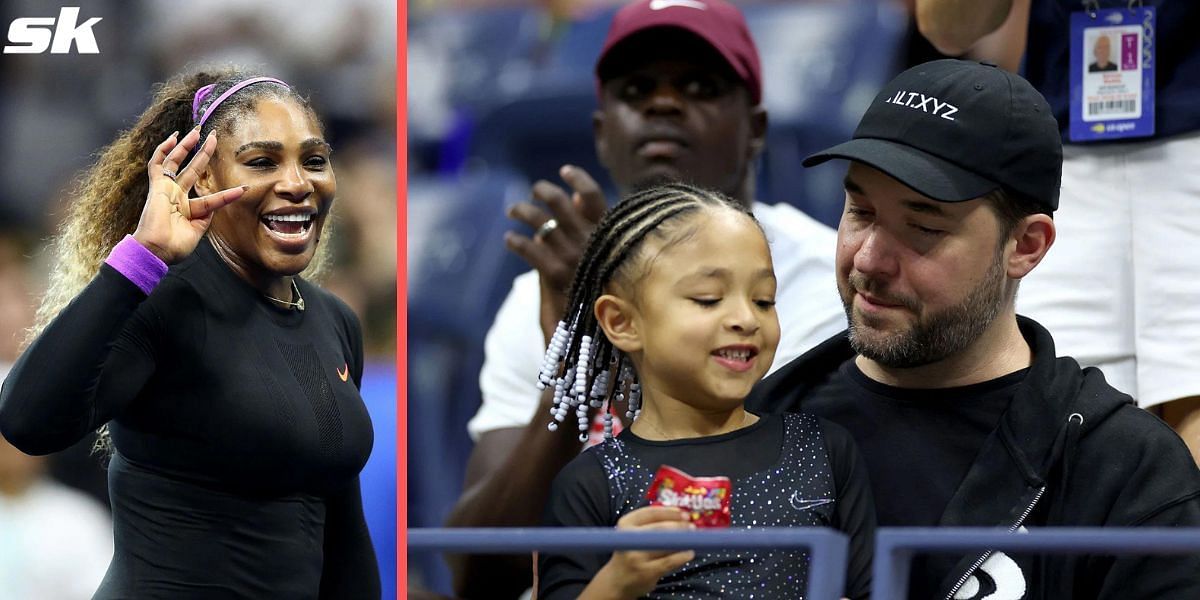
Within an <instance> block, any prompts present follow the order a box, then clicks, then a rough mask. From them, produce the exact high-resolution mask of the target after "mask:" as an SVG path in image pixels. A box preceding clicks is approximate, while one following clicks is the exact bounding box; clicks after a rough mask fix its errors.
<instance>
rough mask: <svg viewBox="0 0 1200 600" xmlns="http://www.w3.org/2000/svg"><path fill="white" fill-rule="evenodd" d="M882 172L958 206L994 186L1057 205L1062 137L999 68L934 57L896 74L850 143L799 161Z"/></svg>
mask: <svg viewBox="0 0 1200 600" xmlns="http://www.w3.org/2000/svg"><path fill="white" fill-rule="evenodd" d="M834 158H844V159H849V160H855V161H858V162H861V163H864V164H867V165H869V166H871V167H874V168H876V169H879V170H880V171H883V172H884V173H886V174H888V175H890V176H891V177H893V178H895V179H897V180H899V181H900V182H901V183H903V184H904V185H907V186H908V187H910V188H912V189H914V190H916V191H918V192H920V193H921V194H923V195H925V196H928V197H930V198H933V199H934V200H940V201H942V202H962V201H964V200H971V199H974V198H978V197H980V196H983V195H985V194H988V193H990V192H993V191H995V190H997V189H1000V188H1002V187H1003V188H1005V189H1007V190H1009V191H1012V192H1015V193H1018V194H1020V195H1022V196H1024V197H1025V198H1027V199H1029V200H1031V201H1033V202H1035V203H1036V204H1037V205H1038V206H1039V207H1041V208H1042V209H1044V210H1045V211H1046V212H1054V211H1055V210H1057V209H1058V190H1059V185H1060V183H1061V181H1062V138H1061V137H1060V135H1059V130H1058V122H1057V121H1056V120H1055V119H1054V115H1053V114H1052V113H1051V111H1050V105H1049V104H1047V103H1046V99H1045V98H1043V97H1042V95H1041V94H1040V93H1038V91H1037V90H1035V89H1034V88H1033V86H1032V85H1030V84H1029V82H1028V81H1025V80H1024V79H1022V78H1021V77H1020V76H1018V75H1015V74H1013V73H1009V72H1008V71H1005V70H1003V69H1000V68H997V67H996V66H995V65H992V64H988V63H977V62H972V61H965V60H954V59H947V60H936V61H933V62H928V63H925V64H921V65H917V66H915V67H913V68H911V69H908V70H907V71H904V72H903V73H901V74H899V75H897V76H896V77H895V78H894V79H892V80H891V81H890V82H888V84H887V85H886V86H884V88H883V91H881V92H879V95H878V96H876V97H875V99H874V100H873V101H872V102H871V106H870V107H869V108H867V112H866V114H864V115H863V117H862V120H861V121H859V123H858V128H856V129H855V130H854V137H853V139H851V140H850V141H848V142H845V143H842V144H838V145H836V146H833V147H832V148H828V149H826V150H823V151H821V152H818V153H816V154H813V155H812V156H809V157H808V158H805V159H804V162H803V164H804V166H806V167H811V166H813V165H817V164H820V163H823V162H825V161H827V160H830V159H834Z"/></svg>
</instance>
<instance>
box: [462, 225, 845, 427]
mask: <svg viewBox="0 0 1200 600" xmlns="http://www.w3.org/2000/svg"><path fill="white" fill-rule="evenodd" d="M754 216H755V217H757V218H758V221H759V223H761V224H762V228H763V230H764V231H765V232H766V234H767V242H768V243H769V244H770V245H771V258H772V260H773V262H774V264H775V277H776V278H777V279H778V280H779V288H778V290H777V292H776V294H775V301H776V305H775V308H776V312H777V313H778V314H779V326H780V330H781V337H780V340H779V349H778V350H776V352H775V362H774V363H772V364H771V369H770V371H769V372H773V371H774V370H775V369H777V368H779V367H782V366H783V365H785V364H787V363H788V362H790V361H791V360H792V359H793V358H796V357H797V356H800V355H801V354H803V353H804V352H806V351H808V350H809V349H810V348H812V347H813V346H815V345H817V344H818V343H820V342H823V341H825V340H826V339H828V338H829V337H831V336H833V335H834V334H836V333H838V332H839V331H841V330H843V329H845V328H846V317H845V313H844V312H843V311H842V304H841V301H840V300H839V299H838V294H837V283H836V280H835V279H834V268H833V256H834V251H835V250H836V246H837V233H836V232H835V231H834V230H832V229H830V228H829V227H827V226H825V225H823V224H822V223H820V222H818V221H817V220H815V219H813V218H812V217H810V216H808V215H806V214H804V213H803V212H800V211H799V210H797V209H796V208H795V207H793V206H791V205H788V204H775V205H770V204H763V203H760V202H756V203H755V204H754ZM540 302H541V295H540V292H539V289H538V274H537V271H529V272H527V273H522V274H521V275H518V276H517V278H516V279H514V280H513V287H512V290H510V291H509V293H508V297H507V298H505V299H504V304H502V305H501V306H500V310H499V311H498V312H497V313H496V320H495V321H493V322H492V327H491V329H489V330H488V333H487V338H486V339H485V340H484V361H483V369H482V370H481V371H480V373H479V387H480V389H481V391H482V394H483V404H482V405H481V406H480V407H479V411H478V412H477V413H475V416H474V418H472V419H471V421H470V422H469V423H467V431H468V432H469V433H470V434H471V438H472V439H475V440H478V439H479V435H480V434H482V433H484V432H487V431H493V430H496V429H506V428H513V427H524V426H526V425H528V424H529V419H530V418H532V417H533V416H534V414H533V413H534V411H535V410H536V409H537V406H538V401H539V399H540V398H541V391H539V390H538V389H537V377H538V371H540V370H541V366H542V356H543V355H544V354H545V352H546V347H545V344H544V343H543V341H542V328H541V324H540V322H539V319H538V314H539V310H540Z"/></svg>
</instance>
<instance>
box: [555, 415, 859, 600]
mask: <svg viewBox="0 0 1200 600" xmlns="http://www.w3.org/2000/svg"><path fill="white" fill-rule="evenodd" d="M664 464H665V465H670V466H672V467H676V468H678V469H680V470H682V471H684V472H685V473H687V474H689V475H692V476H694V477H713V476H720V475H723V476H726V477H729V478H730V479H731V480H732V488H733V489H732V495H731V500H732V502H731V505H730V513H731V517H732V522H731V524H730V527H732V528H734V529H737V528H743V527H780V526H822V527H832V528H835V529H839V530H841V531H843V532H845V533H846V534H847V535H848V536H849V537H850V547H849V564H848V565H847V573H846V590H845V595H846V596H848V597H850V598H854V599H859V598H865V597H866V596H867V595H868V594H869V592H870V587H871V572H870V563H871V547H872V544H873V543H874V539H873V536H874V532H875V513H874V506H873V504H872V502H871V495H870V484H869V483H868V482H867V479H866V468H865V465H864V464H863V462H862V458H861V457H860V455H859V454H858V451H857V449H856V448H855V446H854V441H853V440H851V439H850V435H849V434H848V433H847V432H846V430H844V429H842V428H841V427H839V426H837V425H835V424H833V423H830V422H828V421H822V420H819V419H817V418H816V417H813V416H811V415H806V414H786V415H766V416H763V417H762V418H761V419H760V420H759V421H758V422H757V423H755V424H753V425H750V426H749V427H745V428H742V429H739V430H737V431H732V432H730V433H726V434H722V435H715V436H708V437H701V438H692V439H682V440H673V441H651V440H645V439H642V438H639V437H638V436H636V435H634V433H633V432H632V431H631V430H629V429H626V430H625V431H623V432H621V434H620V435H619V436H617V438H616V439H615V440H611V441H608V442H605V443H603V444H600V445H598V446H594V447H592V448H589V449H588V450H586V451H585V452H583V454H581V455H580V456H578V457H576V458H575V460H573V461H572V462H571V463H569V464H568V465H567V466H566V467H564V468H563V470H562V471H560V472H559V475H558V477H557V478H556V479H555V481H554V485H553V488H552V491H551V495H550V500H549V503H548V504H547V507H546V512H545V515H544V518H543V523H544V524H545V525H548V526H557V527H611V526H614V525H616V522H617V519H619V518H620V517H622V516H624V515H625V514H626V513H629V512H630V511H632V510H634V509H636V508H639V507H642V506H646V505H647V504H649V501H648V500H646V498H645V495H646V490H647V489H649V487H650V484H651V482H652V481H653V479H654V474H655V473H656V472H657V471H658V468H659V466H660V465H664ZM610 557H611V554H591V555H586V554H583V555H581V554H557V553H545V552H543V553H539V561H538V588H539V589H538V597H539V598H545V599H551V600H553V599H558V598H575V597H577V596H578V595H579V594H580V592H582V591H583V589H584V588H585V587H586V586H587V584H588V582H589V581H591V579H592V577H593V576H595V574H596V572H598V571H599V570H600V568H601V567H603V566H604V563H606V562H608V560H609V558H610ZM807 570H808V558H807V554H806V553H805V552H802V551H780V550H776V551H720V550H718V551H707V552H697V553H696V558H695V559H693V560H692V561H690V562H688V563H687V564H686V565H684V566H683V567H682V568H681V569H679V570H677V571H674V572H672V573H669V574H667V575H665V576H664V577H663V578H662V579H660V580H659V582H658V585H657V586H656V587H655V589H654V591H653V592H651V593H650V594H649V596H648V597H650V598H801V597H803V595H804V592H805V585H806V583H807Z"/></svg>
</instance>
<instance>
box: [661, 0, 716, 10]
mask: <svg viewBox="0 0 1200 600" xmlns="http://www.w3.org/2000/svg"><path fill="white" fill-rule="evenodd" d="M672 6H682V7H684V8H698V9H700V10H708V7H707V6H705V4H704V3H703V2H700V1H699V0H650V10H662V9H664V8H671V7H672Z"/></svg>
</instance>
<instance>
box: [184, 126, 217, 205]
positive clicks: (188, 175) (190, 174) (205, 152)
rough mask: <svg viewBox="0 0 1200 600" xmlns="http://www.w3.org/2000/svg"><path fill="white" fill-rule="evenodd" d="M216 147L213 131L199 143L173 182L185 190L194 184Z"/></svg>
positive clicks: (215, 136)
mask: <svg viewBox="0 0 1200 600" xmlns="http://www.w3.org/2000/svg"><path fill="white" fill-rule="evenodd" d="M196 135H197V136H198V135H199V131H197V133H196ZM216 149H217V134H216V133H215V132H214V133H210V134H208V137H207V138H206V139H205V140H204V143H203V144H200V149H199V150H198V151H196V155H195V156H193V157H192V160H191V161H190V162H188V165H187V167H186V168H184V169H183V170H182V171H180V172H179V177H177V178H175V183H178V184H179V187H180V189H182V190H183V191H185V192H186V191H188V190H190V189H192V186H193V185H196V179H197V178H199V177H200V172H201V171H203V170H204V168H205V167H207V166H208V161H209V159H211V158H212V155H213V152H215V151H216Z"/></svg>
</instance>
